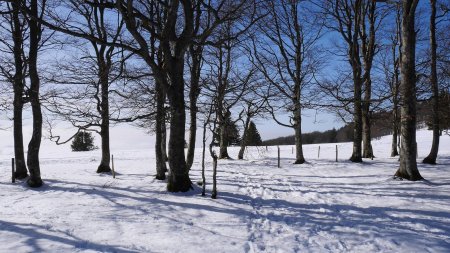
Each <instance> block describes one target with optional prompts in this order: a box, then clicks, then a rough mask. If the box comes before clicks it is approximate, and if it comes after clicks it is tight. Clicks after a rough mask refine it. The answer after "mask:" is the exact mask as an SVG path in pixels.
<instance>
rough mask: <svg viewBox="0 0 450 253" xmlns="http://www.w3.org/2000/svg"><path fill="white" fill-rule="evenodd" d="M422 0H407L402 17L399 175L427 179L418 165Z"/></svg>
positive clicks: (396, 174) (404, 0)
mask: <svg viewBox="0 0 450 253" xmlns="http://www.w3.org/2000/svg"><path fill="white" fill-rule="evenodd" d="M417 2H418V0H403V17H402V68H401V80H402V81H401V84H400V95H401V97H402V99H403V101H402V102H403V103H402V105H401V137H402V138H401V149H400V167H399V169H398V170H397V172H396V173H395V176H396V177H400V178H404V179H408V180H414V181H415V180H420V179H423V178H422V176H421V175H420V173H419V170H418V169H417V161H416V155H417V145H416V144H417V143H416V69H415V56H416V55H415V46H416V33H415V29H414V16H415V11H416V6H417Z"/></svg>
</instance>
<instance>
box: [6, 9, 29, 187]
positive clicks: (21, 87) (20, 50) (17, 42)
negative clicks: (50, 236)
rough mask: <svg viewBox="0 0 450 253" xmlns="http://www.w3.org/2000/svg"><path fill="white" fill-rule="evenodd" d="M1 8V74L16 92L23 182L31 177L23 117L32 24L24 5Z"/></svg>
mask: <svg viewBox="0 0 450 253" xmlns="http://www.w3.org/2000/svg"><path fill="white" fill-rule="evenodd" d="M0 4H1V5H0V7H1V24H0V27H1V35H0V36H1V38H0V44H1V48H2V49H1V52H2V53H3V54H4V55H3V56H2V58H1V63H0V70H1V75H2V77H3V78H4V80H5V81H6V82H7V83H9V84H11V86H12V87H13V91H14V100H13V134H14V158H15V168H16V171H15V173H14V177H15V178H16V179H23V178H26V177H27V176H28V172H27V166H26V162H25V154H24V148H23V141H24V140H23V131H22V113H23V107H24V105H25V103H26V102H27V94H28V91H27V90H26V88H25V76H26V75H27V71H28V64H27V61H26V59H25V52H24V50H25V49H26V41H25V37H26V36H27V35H26V33H28V32H29V29H28V28H27V26H28V24H27V22H26V20H25V17H24V15H23V13H22V12H21V5H22V1H12V2H10V3H8V2H7V3H4V2H0Z"/></svg>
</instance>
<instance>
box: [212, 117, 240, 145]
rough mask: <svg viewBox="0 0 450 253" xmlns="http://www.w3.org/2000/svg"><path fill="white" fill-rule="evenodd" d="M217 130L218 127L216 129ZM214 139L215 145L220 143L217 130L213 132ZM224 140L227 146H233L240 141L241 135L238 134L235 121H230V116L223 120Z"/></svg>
mask: <svg viewBox="0 0 450 253" xmlns="http://www.w3.org/2000/svg"><path fill="white" fill-rule="evenodd" d="M217 131H219V129H217ZM215 136H216V141H215V142H214V144H215V145H219V143H220V134H219V132H217V133H216V134H215ZM225 138H226V139H225V140H226V144H227V146H234V145H238V144H239V143H241V136H240V135H239V129H238V127H237V125H236V122H234V121H232V120H231V119H230V118H228V119H227V120H226V122H225Z"/></svg>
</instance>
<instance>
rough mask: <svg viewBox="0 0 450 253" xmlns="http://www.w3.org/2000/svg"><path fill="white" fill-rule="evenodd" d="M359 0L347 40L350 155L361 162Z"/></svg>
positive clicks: (351, 158)
mask: <svg viewBox="0 0 450 253" xmlns="http://www.w3.org/2000/svg"><path fill="white" fill-rule="evenodd" d="M361 4H362V1H361V0H357V1H356V2H355V14H354V21H353V22H354V23H353V34H352V37H351V40H350V41H349V61H350V65H351V66H352V72H353V89H354V91H353V107H354V108H353V110H354V112H353V153H352V156H351V157H350V161H352V162H362V148H361V144H362V108H361V107H362V104H361V96H362V80H361V79H362V78H361V71H362V68H361V60H360V54H359V44H358V33H359V29H360V22H361Z"/></svg>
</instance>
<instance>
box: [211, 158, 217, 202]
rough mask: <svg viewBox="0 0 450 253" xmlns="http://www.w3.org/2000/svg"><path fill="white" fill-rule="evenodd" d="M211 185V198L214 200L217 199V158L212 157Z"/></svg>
mask: <svg viewBox="0 0 450 253" xmlns="http://www.w3.org/2000/svg"><path fill="white" fill-rule="evenodd" d="M212 158H213V185H212V192H211V198H212V199H216V198H217V156H216V155H215V154H214V155H213V157H212Z"/></svg>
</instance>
